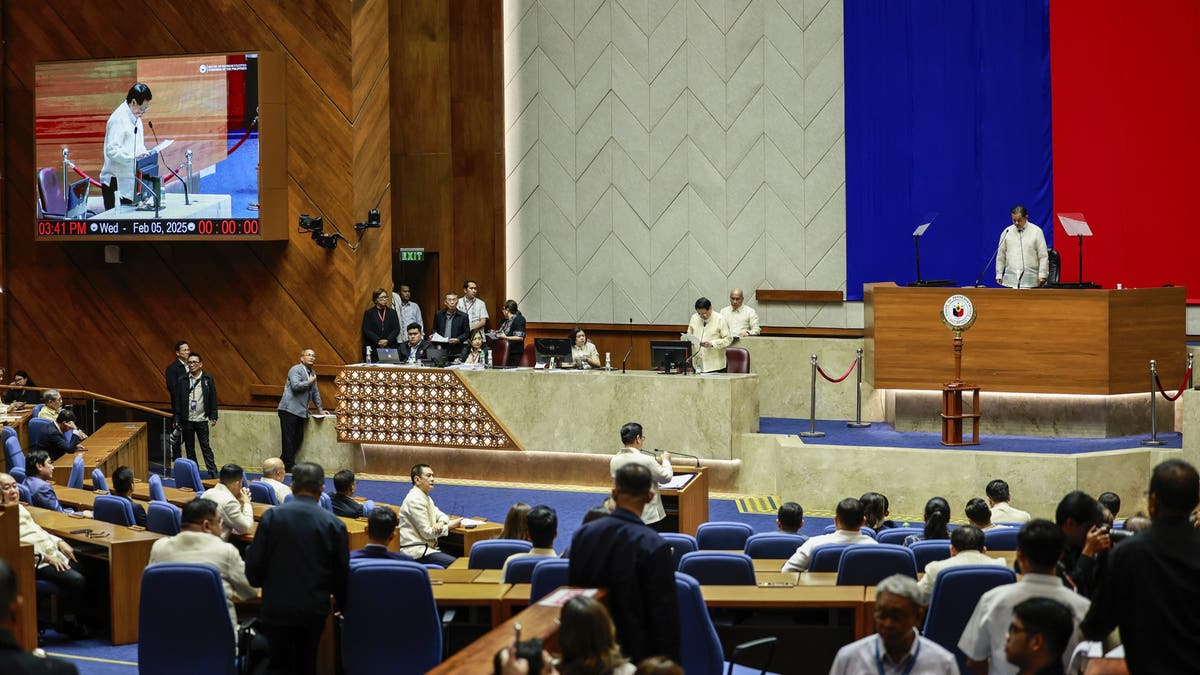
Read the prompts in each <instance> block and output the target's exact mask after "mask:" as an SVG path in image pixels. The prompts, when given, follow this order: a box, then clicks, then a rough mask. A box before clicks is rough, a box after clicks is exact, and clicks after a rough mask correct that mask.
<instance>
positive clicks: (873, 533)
mask: <svg viewBox="0 0 1200 675" xmlns="http://www.w3.org/2000/svg"><path fill="white" fill-rule="evenodd" d="M836 529H837V525H826V526H825V531H824V533H825V534H833V531H834V530H836ZM858 531H859V532H862V533H863V534H865V535H867V536H868V537H870V538H872V539H879V533H878V532H876V531H875V529H874V528H871V527H867V526H866V525H863V526H862V527H860V528H858ZM889 543H890V542H889ZM901 543H903V542H901Z"/></svg>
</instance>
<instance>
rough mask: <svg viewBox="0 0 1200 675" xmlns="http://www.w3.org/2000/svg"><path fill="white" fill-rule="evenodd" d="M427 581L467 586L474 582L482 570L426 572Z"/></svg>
mask: <svg viewBox="0 0 1200 675" xmlns="http://www.w3.org/2000/svg"><path fill="white" fill-rule="evenodd" d="M426 571H427V572H429V581H430V582H431V583H434V584H439V583H442V584H469V583H472V582H474V581H475V579H476V578H477V577H478V576H479V574H480V573H481V572H482V571H483V570H468V569H453V570H426Z"/></svg>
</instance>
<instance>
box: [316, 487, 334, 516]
mask: <svg viewBox="0 0 1200 675" xmlns="http://www.w3.org/2000/svg"><path fill="white" fill-rule="evenodd" d="M317 504H318V505H319V506H320V507H321V508H323V509H325V510H326V511H328V512H330V513H333V500H332V499H330V498H329V495H327V494H325V493H324V492H322V493H321V498H320V499H318V500H317Z"/></svg>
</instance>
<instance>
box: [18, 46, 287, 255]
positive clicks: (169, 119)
mask: <svg viewBox="0 0 1200 675" xmlns="http://www.w3.org/2000/svg"><path fill="white" fill-rule="evenodd" d="M265 56H267V55H260V54H255V53H239V54H215V55H187V56H177V57H155V58H138V59H117V60H107V61H70V62H51V63H39V64H37V65H36V85H35V101H34V105H35V115H36V124H35V130H36V131H35V144H36V160H37V164H36V176H34V177H33V178H34V180H36V182H37V236H38V238H39V239H58V240H62V239H67V240H71V239H79V240H93V241H94V240H128V239H182V240H189V239H206V240H210V239H271V238H281V237H277V236H272V233H273V232H283V233H284V234H283V236H284V237H286V229H285V227H286V226H282V219H283V217H284V216H285V214H284V213H279V212H278V209H277V208H276V207H277V206H278V204H279V203H281V202H280V200H279V199H278V197H279V196H280V195H279V194H278V192H279V191H278V190H271V189H263V187H262V186H263V185H264V181H263V180H262V177H263V172H264V171H269V172H272V173H275V174H279V173H285V172H286V167H284V166H280V165H279V162H278V161H271V160H274V159H275V158H276V156H278V155H279V154H281V153H276V152H272V151H271V148H273V147H278V148H282V147H283V146H282V143H281V139H282V124H280V125H278V127H280V128H272V126H273V125H272V121H273V119H275V118H282V106H281V103H282V101H281V100H279V98H281V97H275V96H272V95H271V93H270V92H271V91H276V90H278V91H282V88H281V87H275V88H272V86H271V85H269V84H268V83H269V82H270V81H271V80H272V79H273V76H274V75H276V73H274V72H272V70H273V69H272V68H271V67H270V65H269V64H267V67H266V69H265V70H266V72H264V64H266V61H267V60H266V59H265V58H263V57H265ZM260 83H261V84H263V85H266V86H263V87H260ZM264 92H266V95H265V96H264V95H263V94H264ZM264 99H265V100H264ZM264 134H274V135H275V136H276V137H275V138H274V142H273V143H271V142H268V144H267V145H266V146H264V143H263V140H264ZM283 199H284V200H286V195H285V194H284V196H283ZM282 203H283V204H284V208H286V201H283V202H282ZM275 220H278V221H279V222H275V223H272V222H270V221H275Z"/></svg>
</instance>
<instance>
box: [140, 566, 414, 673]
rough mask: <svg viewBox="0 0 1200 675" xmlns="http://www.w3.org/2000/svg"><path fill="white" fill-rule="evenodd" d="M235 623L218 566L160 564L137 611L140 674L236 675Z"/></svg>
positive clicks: (147, 575)
mask: <svg viewBox="0 0 1200 675" xmlns="http://www.w3.org/2000/svg"><path fill="white" fill-rule="evenodd" d="M181 626H186V627H187V630H181V629H180V627H181ZM234 628H235V627H234V626H232V625H231V624H230V623H229V611H228V609H226V606H225V587H224V586H223V585H222V583H221V573H220V572H218V571H217V568H216V567H213V566H212V565H200V564H192V563H157V564H154V565H150V566H149V567H147V568H146V570H145V572H143V573H142V596H141V602H140V606H139V615H138V672H139V673H141V675H160V674H161V675H234V674H235V673H236V672H237V666H236V658H237V657H236V649H237V647H236V644H235V641H234V632H233V631H234ZM393 639H394V638H393ZM197 645H203V648H199V649H198V648H197Z"/></svg>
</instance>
